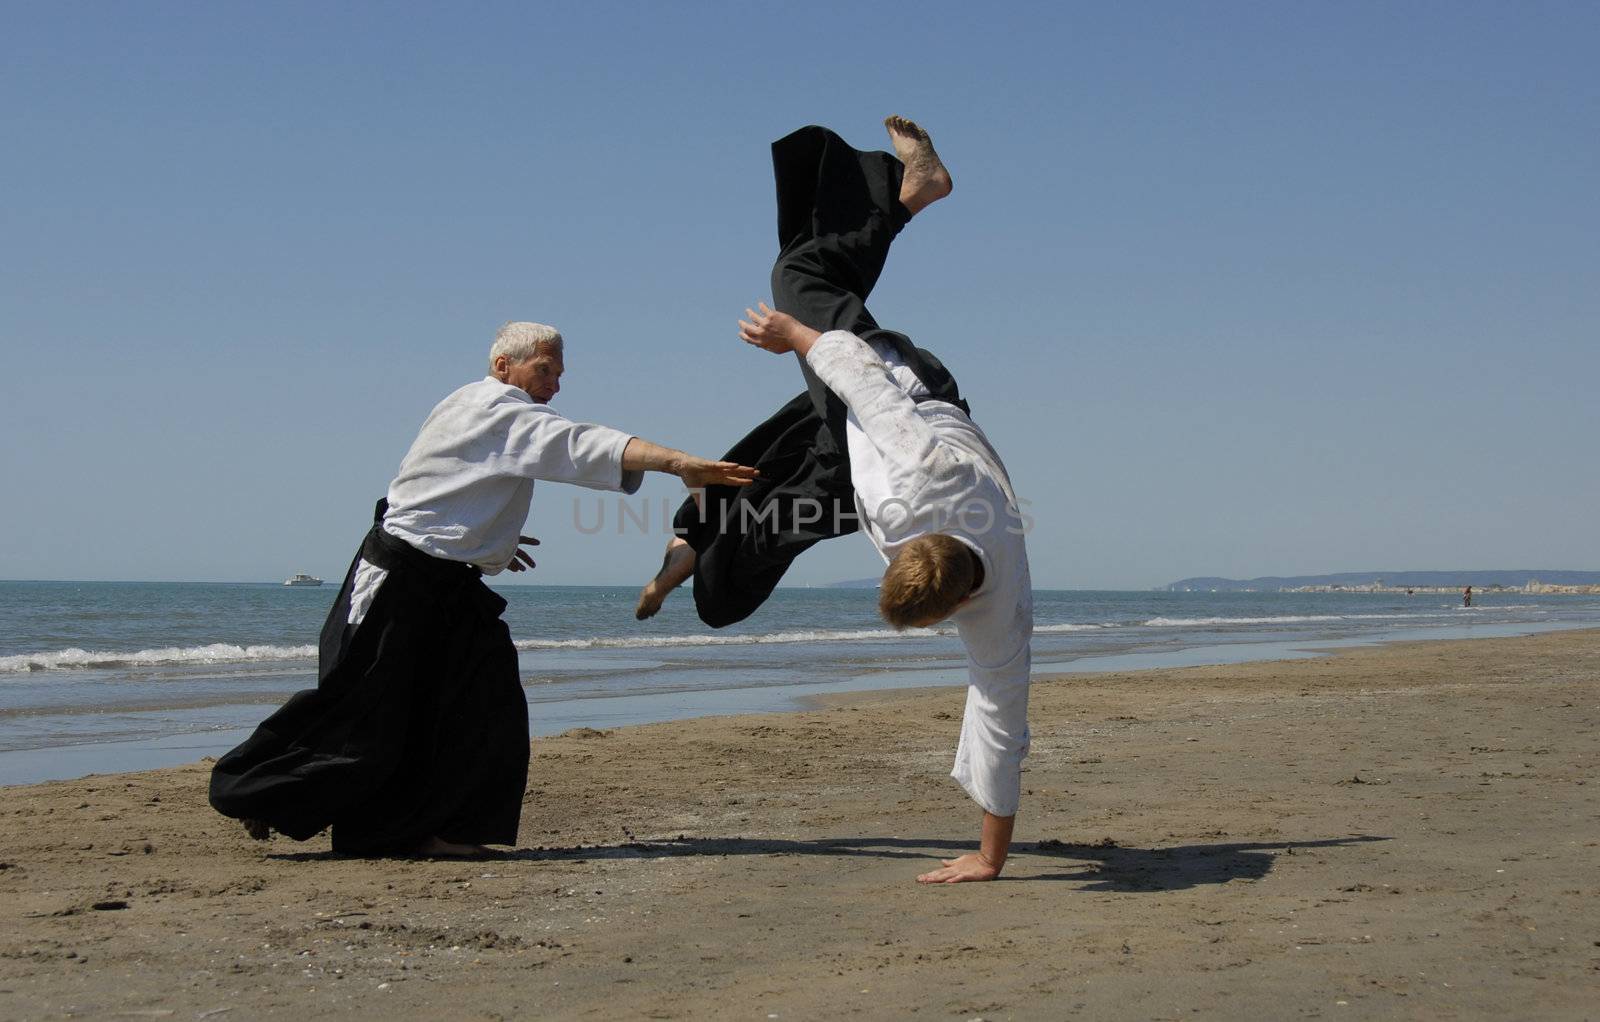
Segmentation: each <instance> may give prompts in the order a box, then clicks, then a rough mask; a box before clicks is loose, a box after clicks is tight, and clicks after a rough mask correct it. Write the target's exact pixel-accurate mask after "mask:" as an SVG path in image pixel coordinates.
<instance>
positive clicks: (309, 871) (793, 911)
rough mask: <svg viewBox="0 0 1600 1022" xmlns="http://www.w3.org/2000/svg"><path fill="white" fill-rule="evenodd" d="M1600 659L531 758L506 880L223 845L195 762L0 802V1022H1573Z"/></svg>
mask: <svg viewBox="0 0 1600 1022" xmlns="http://www.w3.org/2000/svg"><path fill="white" fill-rule="evenodd" d="M1597 679H1600V630H1588V631H1568V632H1558V633H1549V634H1543V635H1538V636H1533V637H1528V638H1517V639H1487V640H1469V641H1450V642H1419V643H1409V644H1400V645H1391V646H1384V647H1375V648H1358V649H1354V650H1346V651H1343V652H1340V653H1338V654H1337V655H1334V656H1330V657H1327V658H1322V659H1316V660H1302V661H1292V662H1290V661H1279V662H1267V663H1254V664H1244V665H1234V666H1225V667H1206V668H1189V669H1183V670H1169V671H1150V672H1142V673H1122V674H1100V675H1074V676H1071V677H1060V678H1050V679H1041V680H1039V681H1038V682H1037V683H1036V685H1035V687H1034V690H1033V702H1032V712H1031V719H1032V727H1033V734H1034V746H1033V752H1032V755H1031V756H1030V758H1029V760H1028V763H1027V772H1026V773H1025V775H1024V791H1025V795H1024V800H1023V808H1022V814H1021V815H1020V816H1019V820H1018V826H1017V840H1018V844H1017V846H1016V847H1015V849H1014V853H1013V857H1012V859H1011V862H1010V863H1009V864H1008V866H1007V868H1006V873H1005V876H1004V878H1003V879H1002V880H1001V881H1000V882H998V883H994V884H972V885H959V886H951V887H942V888H923V887H919V886H917V885H916V884H915V883H913V878H914V877H915V875H916V874H917V873H918V872H920V871H922V870H924V869H926V868H928V867H929V866H930V865H932V864H934V862H935V859H936V857H938V856H940V855H950V854H953V853H957V852H960V851H962V850H966V849H970V848H971V847H973V845H974V841H975V838H976V836H977V817H978V813H977V811H976V809H975V808H974V807H973V806H972V804H971V803H970V802H968V801H967V799H966V798H965V796H964V795H963V794H962V792H961V791H960V790H959V789H958V788H957V787H956V786H955V784H954V783H953V782H952V781H950V780H949V779H948V777H947V776H946V774H947V771H948V769H949V764H950V758H951V754H952V751H953V748H954V744H955V735H956V730H957V726H958V724H959V719H960V711H961V703H962V697H963V693H962V691H961V690H959V689H942V690H933V691H928V690H919V691H912V692H905V691H899V692H890V693H867V694H855V695H850V696H844V697H836V698H834V699H832V700H831V701H830V702H828V703H827V704H825V705H819V706H818V707H817V708H816V709H814V710H811V711H807V712H800V713H790V714H771V715H762V716H749V717H722V718H709V719H701V720H693V721H680V722H674V723H666V724H654V725H647V726H640V727H633V728H624V729H618V730H615V731H610V732H592V731H582V730H580V731H575V732H569V733H568V734H566V735H563V736H561V737H559V738H555V739H549V740H540V741H538V742H536V743H535V746H534V752H535V757H534V762H533V766H532V771H531V777H530V784H529V791H528V797H527V802H526V806H525V809H524V813H523V818H522V831H521V842H520V847H519V848H518V849H517V850H515V851H513V852H510V853H508V854H506V855H504V856H502V857H499V858H496V859H492V860H487V861H474V862H448V861H433V862H429V861H359V860H349V859H339V858H334V857H332V856H331V855H330V854H329V852H328V846H327V841H326V838H325V837H324V838H319V839H314V840H312V841H309V842H306V843H304V844H294V843H292V842H288V841H284V840H282V839H278V840H275V841H273V842H271V843H268V844H260V843H256V842H252V841H250V840H248V839H247V838H246V837H245V835H244V834H243V832H242V831H241V830H240V829H239V827H238V826H237V825H236V824H234V823H233V822H232V821H229V820H225V819H222V818H221V817H218V816H216V815H215V814H214V813H212V812H211V811H210V809H209V808H208V807H207V805H206V802H205V785H206V779H207V765H206V764H195V765H192V766H187V767H179V768H174V769H169V770H159V771H151V772H147V773H139V774H117V775H105V776H95V777H90V778H86V779H83V780H79V781H71V782H58V783H49V784H40V785H35V786H30V787H13V788H5V789H0V790H3V792H4V804H3V810H0V893H3V895H4V897H3V899H0V901H3V908H0V1016H4V1017H5V1018H19V1019H21V1018H30V1019H31V1018H68V1017H106V1018H117V1017H120V1018H164V1017H171V1018H223V1019H242V1018H258V1017H294V1018H296V1019H306V1018H326V1017H368V1018H375V1017H380V1016H388V1017H391V1018H410V1017H424V1016H431V1017H450V1018H515V1017H520V1018H530V1017H588V1016H604V1017H646V1018H692V1017H706V1016H710V1017H719V1018H722V1017H726V1018H750V1019H771V1018H778V1019H806V1018H818V1017H833V1016H857V1017H870V1018H903V1017H910V1016H916V1017H926V1018H961V1019H972V1018H977V1017H982V1018H985V1019H1004V1018H1064V1017H1084V1018H1119V1019H1120V1018H1127V1019H1188V1018H1260V1019H1271V1018H1298V1017H1327V1018H1336V1019H1354V1018H1394V1017H1402V1018H1452V1019H1463V1018H1484V1019H1489V1018H1552V1019H1594V1018H1600V868H1597V865H1600V692H1597Z"/></svg>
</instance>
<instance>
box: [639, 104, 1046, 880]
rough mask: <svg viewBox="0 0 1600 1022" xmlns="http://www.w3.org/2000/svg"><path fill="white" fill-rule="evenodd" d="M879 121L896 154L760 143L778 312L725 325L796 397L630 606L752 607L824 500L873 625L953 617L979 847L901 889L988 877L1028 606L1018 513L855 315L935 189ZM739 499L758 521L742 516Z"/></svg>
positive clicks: (1005, 843)
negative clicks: (850, 541) (848, 546)
mask: <svg viewBox="0 0 1600 1022" xmlns="http://www.w3.org/2000/svg"><path fill="white" fill-rule="evenodd" d="M886 125H887V127H888V129H889V135H890V139H891V140H892V141H893V143H894V148H895V151H896V153H897V155H898V159H896V158H895V157H891V156H889V155H888V154H887V153H861V152H857V151H856V150H854V149H851V148H850V147H849V146H847V145H846V144H845V143H844V142H843V140H841V139H839V138H838V136H836V135H834V134H833V133H832V132H828V131H827V130H826V129H822V128H804V129H801V131H799V132H796V133H794V134H793V135H790V136H788V137H786V138H784V139H781V140H780V141H779V142H778V143H776V144H775V145H774V146H773V153H774V160H775V164H776V166H777V169H778V203H779V236H780V242H781V243H782V246H783V248H782V251H781V253H780V254H779V257H778V260H777V264H776V266H775V267H774V269H773V274H772V282H773V294H774V297H775V301H776V303H777V304H778V305H779V307H780V308H781V309H784V310H785V311H773V310H772V309H770V308H768V307H767V305H766V304H765V303H762V304H761V305H760V306H759V307H758V309H746V310H745V312H746V315H747V319H745V320H742V321H741V322H740V325H739V329H740V336H741V337H743V338H744V340H746V341H747V342H749V343H750V344H753V345H756V346H757V347H760V348H762V349H764V350H766V351H771V352H776V353H784V352H790V351H792V352H794V353H795V354H796V355H798V356H799V357H800V365H801V370H802V373H803V375H804V376H805V378H806V382H807V388H808V393H807V394H806V395H801V396H800V397H799V398H797V399H796V400H795V401H794V402H791V403H790V405H788V406H785V408H784V409H781V410H780V411H779V413H778V414H777V415H775V416H773V418H772V419H769V420H768V422H767V423H764V424H763V425H762V426H761V427H758V428H757V429H756V431H754V432H753V433H752V434H751V435H750V436H748V437H746V438H745V439H744V440H742V441H740V443H739V444H738V445H736V446H735V447H734V448H733V450H732V451H730V452H729V454H728V455H727V457H728V458H729V459H730V460H734V461H748V462H749V463H752V464H754V465H755V466H756V467H757V468H758V469H760V471H761V474H762V479H761V480H760V481H759V482H757V483H756V484H753V485H751V486H746V487H744V488H743V489H741V490H739V491H738V494H737V495H736V496H737V499H733V498H734V496H735V495H733V494H731V493H730V492H726V491H724V492H721V493H719V492H717V491H716V490H715V488H713V490H712V491H710V492H708V494H707V501H706V503H708V504H710V505H711V507H710V509H709V510H708V511H705V512H703V513H702V515H701V519H702V520H701V521H698V522H696V521H694V520H693V519H694V515H693V514H692V513H690V512H692V511H693V508H691V507H690V506H688V505H686V506H685V508H684V510H683V511H682V512H680V515H679V519H680V524H685V525H687V526H688V528H687V529H686V532H685V538H683V539H678V540H674V541H673V545H670V546H669V547H668V551H667V559H666V562H665V564H664V565H663V567H662V572H661V574H660V575H658V576H657V577H656V579H655V580H653V581H652V582H651V584H650V585H649V586H647V587H646V589H645V592H644V593H643V594H642V595H641V598H640V608H641V612H642V613H643V612H653V608H654V606H659V603H660V600H661V599H663V598H664V597H665V596H666V594H667V592H669V591H670V590H671V589H672V588H673V587H674V586H676V585H678V584H679V583H681V582H682V581H684V580H685V579H686V578H688V577H689V575H690V574H693V575H694V580H695V583H694V584H695V603H696V607H697V609H698V610H699V611H700V614H701V617H702V619H704V620H706V621H707V623H709V624H713V625H715V624H718V623H719V622H720V620H721V619H722V618H723V617H726V616H730V615H732V614H739V613H749V610H750V609H753V607H754V605H758V604H759V602H760V600H762V599H765V596H766V595H767V593H770V591H771V586H773V585H775V584H776V581H777V578H778V577H779V576H781V575H782V572H783V569H785V568H786V567H787V566H788V563H789V560H792V559H793V557H794V556H795V555H796V554H797V553H798V552H800V551H801V550H804V549H805V548H806V547H807V546H809V545H810V544H811V543H814V542H816V541H817V540H818V539H821V538H828V537H829V536H831V535H841V534H843V533H845V532H848V531H853V528H854V523H850V524H848V525H845V524H841V522H840V521H839V520H838V517H840V516H839V510H840V509H839V507H838V506H837V504H838V502H840V501H841V500H842V501H844V502H847V503H850V504H853V511H854V514H853V515H851V517H858V518H859V524H860V527H861V528H863V529H864V530H865V531H866V533H867V536H868V538H869V539H871V540H872V543H873V545H874V546H876V547H877V548H878V550H879V552H880V553H881V554H882V555H883V557H884V559H885V560H886V561H887V562H888V565H889V567H888V570H887V571H886V572H885V574H884V578H883V587H882V590H881V594H880V600H879V607H880V610H881V611H882V613H883V616H884V618H885V619H886V620H887V621H889V622H890V623H891V624H892V625H894V626H895V627H896V628H907V627H927V626H929V625H933V624H937V623H938V622H941V621H944V620H946V619H950V620H952V621H953V622H954V624H955V626H956V630H957V632H958V634H959V635H960V636H961V640H962V642H963V643H964V644H965V646H966V648H967V658H968V680H969V686H968V693H967V707H966V713H965V715H964V717H963V720H962V725H961V738H960V742H959V745H958V747H957V750H956V762H955V767H954V769H953V770H952V771H951V776H953V777H954V778H955V779H956V780H957V781H958V782H959V783H960V784H961V786H962V787H963V788H964V789H965V790H966V791H967V793H968V794H969V795H970V796H971V797H972V799H973V800H974V801H975V802H977V803H978V804H979V805H980V806H981V807H982V808H983V811H984V816H983V825H982V840H981V843H980V846H979V851H978V852H977V853H976V854H970V855H963V856H960V857H958V858H956V859H951V860H948V861H946V862H945V863H944V864H943V867H942V868H940V869H936V870H932V871H930V872H927V873H924V874H922V875H921V876H920V877H918V880H920V881H921V882H923V883H958V882H962V881H969V880H992V879H994V878H995V877H997V876H999V875H1000V870H1001V868H1002V867H1003V866H1004V864H1005V859H1006V854H1007V851H1008V850H1009V848H1010V845H1011V833H1012V826H1013V823H1014V821H1015V816H1016V812H1017V804H1018V801H1019V797H1020V794H1021V772H1022V759H1023V757H1024V756H1025V755H1026V754H1027V750H1028V721H1027V713H1028V673H1029V669H1030V666H1031V653H1030V647H1029V640H1030V637H1031V635H1032V631H1033V597H1032V586H1031V583H1030V581H1029V577H1028V557H1027V550H1026V547H1025V545H1024V540H1023V531H1024V529H1023V518H1022V515H1021V512H1020V511H1019V510H1018V503H1017V500H1016V495H1015V494H1014V493H1013V491H1012V488H1011V481H1010V479H1009V477H1008V476H1007V474H1006V470H1005V466H1004V464H1002V463H1001V461H1000V458H999V456H998V455H997V454H996V453H995V452H994V449H993V448H992V447H991V446H990V445H989V441H988V439H987V438H986V437H985V436H984V434H983V431H982V430H981V429H979V428H978V426H977V424H976V423H974V422H973V421H972V418H971V417H970V415H969V414H968V409H967V406H966V403H965V402H964V401H962V400H961V397H960V394H959V392H958V390H957V388H956V385H955V381H954V379H953V378H952V377H951V376H950V374H949V373H948V372H947V371H946V370H945V368H944V366H943V365H941V364H940V363H939V361H938V359H936V358H935V357H934V356H933V355H932V354H930V353H929V352H927V351H924V350H922V349H920V348H917V347H915V346H913V345H912V344H911V342H910V340H909V339H908V338H906V337H905V336H904V335H901V334H897V333H894V332H893V331H888V330H884V329H882V328H881V327H879V326H878V324H877V322H876V321H875V320H874V319H873V318H872V316H871V315H870V314H869V313H868V312H867V309H866V305H865V302H866V297H867V294H868V292H870V290H871V288H872V285H873V283H874V282H875V281H876V280H877V277H878V274H879V272H881V270H882V268H883V264H884V260H885V258H886V257H887V255H888V249H889V245H890V243H891V242H892V240H893V239H894V237H895V235H896V234H897V233H898V232H899V231H900V229H901V228H902V227H903V226H904V225H905V224H906V223H907V221H909V220H910V219H911V217H912V216H914V215H915V214H916V213H918V212H920V211H921V210H922V209H924V208H926V207H927V206H928V205H930V204H931V203H933V202H935V201H937V200H939V199H941V198H943V197H944V196H946V195H948V194H949V193H950V190H951V181H950V176H949V173H948V171H946V169H945V167H944V164H943V163H942V162H941V161H940V160H939V157H938V155H937V154H936V153H935V152H934V149H933V145H932V142H931V141H930V139H929V138H928V134H927V132H925V131H923V130H922V129H921V128H919V127H918V126H917V125H915V124H914V123H912V122H910V121H907V120H904V119H902V118H898V117H891V118H889V119H888V121H887V122H886ZM841 487H842V493H841ZM852 491H853V495H852ZM852 496H853V499H852ZM752 500H753V501H756V502H758V503H759V504H760V507H759V508H758V511H757V513H756V514H753V515H752V514H746V503H745V502H748V501H752ZM808 501H810V502H812V503H816V504H818V505H820V506H819V507H816V508H814V509H810V508H808V507H807V502H808ZM774 508H775V509H776V510H775V511H774ZM808 510H811V511H813V512H815V514H814V515H813V514H807V513H806V512H807V511H808ZM768 511H773V513H772V514H770V515H766V516H765V517H763V513H764V512H768ZM741 516H742V517H741ZM830 516H834V518H835V520H833V521H828V518H829V517H830ZM818 519H821V520H820V521H819V520H818ZM767 520H771V521H773V522H774V523H775V527H774V529H773V530H772V531H771V532H770V533H766V534H763V533H761V532H760V531H758V530H757V529H754V528H751V527H750V522H752V521H767ZM797 526H808V528H801V527H797ZM808 530H809V531H808ZM785 558H787V559H785ZM747 608H748V609H747Z"/></svg>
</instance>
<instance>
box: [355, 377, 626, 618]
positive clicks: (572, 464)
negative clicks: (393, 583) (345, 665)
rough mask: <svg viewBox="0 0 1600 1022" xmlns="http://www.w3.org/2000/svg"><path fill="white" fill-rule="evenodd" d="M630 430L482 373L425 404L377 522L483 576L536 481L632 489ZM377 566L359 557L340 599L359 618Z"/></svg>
mask: <svg viewBox="0 0 1600 1022" xmlns="http://www.w3.org/2000/svg"><path fill="white" fill-rule="evenodd" d="M631 439H633V437H632V436H631V435H630V434H628V433H623V432H620V431H618V430H615V429H612V428H610V427H609V426H596V425H591V424H589V423H583V422H573V421H572V420H571V419H568V418H566V417H565V416H563V415H562V414H561V413H559V412H557V411H556V410H555V409H553V408H551V407H550V406H549V405H547V404H542V403H540V402H537V401H535V400H534V399H533V398H532V397H529V396H528V394H527V392H525V391H523V390H522V389H521V388H520V387H514V386H512V385H511V384H509V383H501V382H500V381H499V380H497V379H495V378H494V377H492V376H486V377H484V378H483V379H481V380H479V381H478V382H476V383H469V384H467V385H466V386H465V387H462V388H461V389H460V390H457V391H456V392H455V393H453V394H451V395H450V396H449V397H447V398H445V399H444V400H443V401H441V402H439V404H438V405H437V406H436V407H435V408H434V409H433V411H432V412H431V413H430V414H429V415H428V418H427V421H426V422H424V423H423V424H422V430H421V432H419V433H418V434H417V439H416V440H415V441H414V442H413V443H412V444H411V449H410V450H409V451H407V452H406V456H405V458H404V459H403V460H402V461H401V462H400V471H399V473H398V474H397V475H396V476H395V478H394V481H393V482H392V483H390V484H389V494H388V499H389V511H388V513H387V514H386V515H384V518H383V530H384V531H385V532H387V533H389V534H390V535H391V536H395V537H397V538H399V539H402V540H405V541H406V542H407V543H409V544H411V545H412V546H414V547H416V548H417V549H418V550H421V551H422V552H423V553H426V554H431V555H433V556H434V557H442V558H444V559H446V560H451V561H463V562H466V563H467V564H474V565H477V566H478V567H479V568H481V569H482V570H483V572H484V574H486V575H494V574H497V573H499V572H500V571H503V570H504V569H505V567H506V565H508V564H510V563H511V559H512V557H513V556H515V555H516V552H517V537H518V535H519V534H520V533H521V531H522V527H523V524H524V523H525V522H526V521H527V519H528V509H529V507H530V506H531V503H532V501H533V483H534V480H536V479H548V480H551V481H553V482H560V483H574V484H576V485H578V486H586V487H589V488H590V489H596V490H621V491H622V492H624V493H633V492H634V491H636V490H637V489H638V488H639V484H640V483H641V482H642V481H643V479H644V473H643V472H638V471H634V472H625V471H623V468H622V451H623V448H625V447H627V446H628V441H629V440H631ZM386 574H387V572H385V571H384V570H383V569H382V568H379V567H377V566H376V565H373V564H368V563H367V562H366V561H362V562H361V564H360V565H359V566H358V567H357V569H356V578H355V585H354V588H353V591H352V593H351V597H350V617H349V620H350V623H351V624H359V623H360V621H361V619H362V618H363V617H364V616H365V615H366V611H367V608H368V607H369V606H371V603H372V598H373V597H374V596H376V595H377V592H378V587H379V585H381V584H382V582H383V579H384V577H385V575H386Z"/></svg>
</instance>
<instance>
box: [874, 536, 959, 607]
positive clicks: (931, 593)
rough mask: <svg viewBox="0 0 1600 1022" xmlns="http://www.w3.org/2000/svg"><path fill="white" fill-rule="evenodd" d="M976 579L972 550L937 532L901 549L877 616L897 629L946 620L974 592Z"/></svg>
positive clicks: (888, 573)
mask: <svg viewBox="0 0 1600 1022" xmlns="http://www.w3.org/2000/svg"><path fill="white" fill-rule="evenodd" d="M976 578H977V569H976V567H975V566H974V564H973V556H972V551H971V550H969V549H968V548H967V546H966V544H964V543H962V542H961V541H960V540H958V539H956V538H955V537H954V536H947V535H945V534H944V533H942V532H936V533H933V534H931V535H927V536H918V537H917V538H916V539H914V540H912V541H911V542H909V543H907V544H906V545H905V546H904V547H901V549H900V552H899V553H898V554H896V555H895V558H894V560H893V561H891V562H890V563H889V570H888V571H885V572H884V573H883V588H882V589H880V590H879V591H878V613H880V614H882V615H883V619H884V620H885V621H887V622H889V624H891V625H893V626H894V627H895V628H910V627H913V626H916V625H930V624H933V623H934V622H936V621H943V620H944V619H945V618H947V617H949V616H950V612H951V611H953V610H955V609H956V604H958V603H960V602H961V601H962V600H964V599H966V597H967V594H968V593H970V592H972V583H973V581H974V580H975V579H976Z"/></svg>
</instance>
